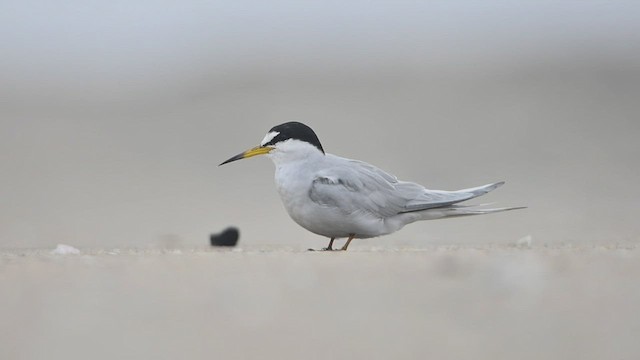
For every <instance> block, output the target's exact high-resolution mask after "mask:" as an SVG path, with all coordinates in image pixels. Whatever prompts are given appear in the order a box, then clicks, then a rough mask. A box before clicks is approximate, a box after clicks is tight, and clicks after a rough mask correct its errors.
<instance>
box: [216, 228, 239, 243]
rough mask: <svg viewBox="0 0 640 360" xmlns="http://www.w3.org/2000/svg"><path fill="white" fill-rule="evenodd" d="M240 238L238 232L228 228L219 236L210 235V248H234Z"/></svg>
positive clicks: (236, 229)
mask: <svg viewBox="0 0 640 360" xmlns="http://www.w3.org/2000/svg"><path fill="white" fill-rule="evenodd" d="M238 238H240V231H239V230H238V228H235V227H228V228H226V229H225V230H224V231H223V232H221V233H219V234H211V238H210V239H211V246H236V244H237V243H238Z"/></svg>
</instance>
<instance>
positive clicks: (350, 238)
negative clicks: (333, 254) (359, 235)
mask: <svg viewBox="0 0 640 360" xmlns="http://www.w3.org/2000/svg"><path fill="white" fill-rule="evenodd" d="M355 237H356V234H349V238H348V239H347V242H346V243H345V244H344V246H343V247H342V248H340V250H342V251H347V248H348V247H349V244H351V240H353V238H355Z"/></svg>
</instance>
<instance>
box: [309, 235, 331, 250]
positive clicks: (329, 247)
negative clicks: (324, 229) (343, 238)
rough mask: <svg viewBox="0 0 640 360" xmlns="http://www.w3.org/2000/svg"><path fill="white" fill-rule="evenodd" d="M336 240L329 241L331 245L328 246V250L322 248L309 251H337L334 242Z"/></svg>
mask: <svg viewBox="0 0 640 360" xmlns="http://www.w3.org/2000/svg"><path fill="white" fill-rule="evenodd" d="M335 239H336V238H331V240H329V245H327V247H326V248H322V249H320V250H315V249H309V251H333V250H335V249H334V248H333V240H335Z"/></svg>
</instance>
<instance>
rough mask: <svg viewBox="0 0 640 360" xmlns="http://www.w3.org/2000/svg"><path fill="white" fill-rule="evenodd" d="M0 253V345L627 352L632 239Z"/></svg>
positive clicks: (19, 349)
mask: <svg viewBox="0 0 640 360" xmlns="http://www.w3.org/2000/svg"><path fill="white" fill-rule="evenodd" d="M50 251H51V250H50V249H48V250H11V251H8V250H7V251H3V252H2V253H1V255H0V288H2V289H3V295H2V297H0V318H2V319H3V321H2V322H1V323H0V324H1V325H0V334H1V335H0V338H1V339H2V340H1V346H0V358H2V359H44V358H46V359H82V358H91V359H143V358H145V359H151V358H153V359H176V358H185V359H204V358H224V359H248V358H256V359H257V358H265V356H266V357H270V358H280V359H327V358H344V359H390V358H402V359H425V358H437V359H462V358H474V359H605V358H606V359H633V358H635V357H636V355H637V354H638V353H639V351H640V343H638V341H637V339H638V336H639V335H640V317H639V316H638V312H637V306H638V304H639V303H640V286H638V280H637V276H636V275H635V274H638V273H639V272H640V249H638V248H637V247H635V246H626V247H616V246H610V247H605V246H602V247H597V246H596V247H556V248H550V247H540V248H535V247H534V248H527V247H523V248H519V247H515V246H486V247H469V246H457V247H428V248H421V249H412V248H398V249H369V250H366V249H358V248H356V249H354V250H353V251H349V252H346V253H319V252H307V251H305V250H304V249H297V248H288V247H281V248H279V247H271V248H248V249H235V250H228V251H227V250H209V249H180V250H178V249H173V250H161V249H148V250H140V249H137V250H136V249H109V250H89V249H84V250H81V251H82V252H81V253H80V254H79V255H52V254H51V253H50Z"/></svg>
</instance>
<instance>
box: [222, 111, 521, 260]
mask: <svg viewBox="0 0 640 360" xmlns="http://www.w3.org/2000/svg"><path fill="white" fill-rule="evenodd" d="M258 155H266V156H267V157H269V158H270V159H271V160H272V161H273V163H274V165H275V185H276V188H277V191H278V194H279V195H280V198H281V200H282V203H283V204H284V207H285V209H286V211H287V212H288V214H289V216H290V217H291V218H292V219H293V221H295V222H296V223H297V224H298V225H300V226H302V227H303V228H305V229H306V230H308V231H310V232H312V233H314V234H318V235H321V236H324V237H327V238H329V239H330V240H329V244H328V245H327V247H325V248H322V249H321V250H324V251H332V250H343V251H345V250H347V248H348V247H349V244H350V243H351V241H352V240H353V239H366V238H373V237H378V236H383V235H388V234H391V233H394V232H396V231H398V230H400V229H401V228H403V227H404V226H405V225H407V224H410V223H413V222H416V221H420V220H434V219H442V218H450V217H460V216H470V215H480V214H489V213H496V212H502V211H508V210H516V209H521V208H523V207H504V208H489V209H488V208H484V207H482V205H461V204H460V203H461V202H463V201H466V200H469V199H473V198H475V197H478V196H481V195H484V194H486V193H488V192H490V191H492V190H495V189H496V188H498V187H500V186H502V185H503V184H504V181H500V182H495V183H492V184H487V185H483V186H478V187H473V188H468V189H462V190H457V191H444V190H429V189H427V188H425V187H424V186H422V185H419V184H417V183H413V182H408V181H401V180H398V178H396V177H395V176H394V175H391V174H389V173H387V172H385V171H383V170H381V169H379V168H377V167H375V166H373V165H371V164H368V163H366V162H363V161H359V160H353V159H348V158H344V157H340V156H336V155H332V154H329V153H326V152H325V151H324V148H323V147H322V144H321V143H320V140H319V139H318V136H317V135H316V133H315V132H314V131H313V130H312V129H311V128H310V127H309V126H307V125H305V124H303V123H301V122H297V121H292V122H286V123H283V124H280V125H277V126H274V127H272V128H271V129H270V130H269V131H268V132H267V134H266V135H265V136H264V138H263V139H262V141H261V142H260V145H258V146H256V147H254V148H251V149H249V150H246V151H244V152H241V153H240V154H238V155H235V156H233V157H231V158H229V159H228V160H226V161H223V162H222V163H221V164H220V165H218V166H222V165H225V164H228V163H230V162H234V161H237V160H241V159H247V158H251V157H254V156H258ZM342 238H346V239H347V240H346V242H345V243H344V245H343V246H342V247H341V248H339V249H338V248H335V249H334V248H333V242H334V240H336V239H342ZM309 250H312V249H309Z"/></svg>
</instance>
